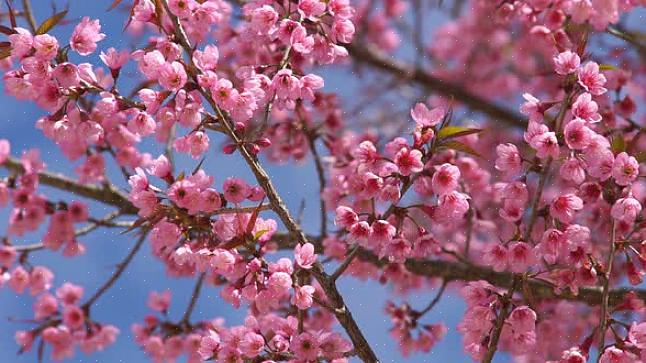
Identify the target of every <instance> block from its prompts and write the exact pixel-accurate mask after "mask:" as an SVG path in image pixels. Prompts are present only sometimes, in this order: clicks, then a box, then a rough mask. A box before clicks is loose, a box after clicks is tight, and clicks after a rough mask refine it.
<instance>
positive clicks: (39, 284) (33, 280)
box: [29, 266, 54, 295]
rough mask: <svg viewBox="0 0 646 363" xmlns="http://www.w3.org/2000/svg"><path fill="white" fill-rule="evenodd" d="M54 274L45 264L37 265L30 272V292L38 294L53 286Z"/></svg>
mask: <svg viewBox="0 0 646 363" xmlns="http://www.w3.org/2000/svg"><path fill="white" fill-rule="evenodd" d="M53 280H54V274H53V273H52V272H51V271H50V270H49V269H48V268H47V267H44V266H36V267H34V268H33V269H32V270H31V273H30V274H29V292H30V293H31V295H38V294H40V293H41V292H43V291H46V290H49V289H50V288H51V287H52V281H53Z"/></svg>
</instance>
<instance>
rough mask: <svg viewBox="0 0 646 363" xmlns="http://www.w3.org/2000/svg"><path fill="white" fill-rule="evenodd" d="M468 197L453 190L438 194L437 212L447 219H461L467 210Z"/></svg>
mask: <svg viewBox="0 0 646 363" xmlns="http://www.w3.org/2000/svg"><path fill="white" fill-rule="evenodd" d="M468 200H469V197H468V196H467V195H465V194H462V193H459V192H456V191H453V192H450V193H448V194H444V195H442V196H440V201H439V205H438V207H439V213H440V215H441V216H442V217H444V218H446V219H448V220H449V221H457V220H459V219H462V217H464V215H465V214H466V213H467V211H468V210H469V201H468Z"/></svg>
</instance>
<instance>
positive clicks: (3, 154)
mask: <svg viewBox="0 0 646 363" xmlns="http://www.w3.org/2000/svg"><path fill="white" fill-rule="evenodd" d="M10 155H11V144H10V143H9V140H7V139H0V165H2V164H4V163H5V161H7V159H9V156H10Z"/></svg>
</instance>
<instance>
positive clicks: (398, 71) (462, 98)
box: [346, 45, 526, 127]
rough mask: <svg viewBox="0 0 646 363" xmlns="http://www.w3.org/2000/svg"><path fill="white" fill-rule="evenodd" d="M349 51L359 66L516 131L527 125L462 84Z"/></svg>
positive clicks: (363, 51)
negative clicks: (416, 85) (420, 88)
mask: <svg viewBox="0 0 646 363" xmlns="http://www.w3.org/2000/svg"><path fill="white" fill-rule="evenodd" d="M346 48H347V49H348V52H349V53H350V55H351V56H352V57H353V58H354V60H355V61H357V62H361V63H365V64H367V65H369V66H371V67H373V68H376V69H380V70H382V71H386V72H388V73H390V74H392V75H394V76H397V77H400V78H402V79H407V80H410V81H413V82H416V83H419V84H420V85H422V86H424V87H426V88H427V89H429V90H430V91H433V92H437V93H440V94H442V95H445V96H447V97H453V98H454V99H456V100H457V101H459V102H462V103H464V104H465V105H466V106H468V107H469V108H472V109H473V110H476V111H479V112H482V113H484V114H486V115H487V116H489V117H491V118H492V119H493V120H495V121H501V122H504V123H505V124H508V125H511V126H515V127H525V125H526V123H525V122H524V121H523V119H524V118H523V116H522V115H519V114H517V113H515V112H513V111H510V110H508V109H506V108H504V107H502V106H499V105H497V104H495V103H493V102H491V101H489V100H486V99H484V98H482V97H480V96H478V95H476V94H473V93H471V92H470V91H468V90H466V89H465V88H463V87H462V86H460V85H458V84H455V83H452V82H449V81H445V80H442V79H440V78H437V77H435V76H433V75H431V74H430V73H428V72H426V71H424V70H423V69H420V68H416V67H414V66H411V65H409V64H406V63H403V62H400V61H398V60H395V59H391V58H389V57H388V56H386V55H385V54H382V53H380V52H379V51H377V50H374V49H368V48H364V47H361V46H356V45H346Z"/></svg>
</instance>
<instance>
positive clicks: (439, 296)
mask: <svg viewBox="0 0 646 363" xmlns="http://www.w3.org/2000/svg"><path fill="white" fill-rule="evenodd" d="M448 284H449V281H448V280H443V281H442V286H440V289H439V290H438V291H437V294H436V295H435V297H434V298H433V300H431V302H430V303H429V304H428V306H427V307H425V308H424V309H423V310H422V311H420V312H419V316H423V315H424V314H426V313H428V312H429V311H431V310H432V309H433V308H434V307H435V305H437V303H438V302H440V300H441V299H442V295H444V291H445V290H446V286H447V285H448Z"/></svg>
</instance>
